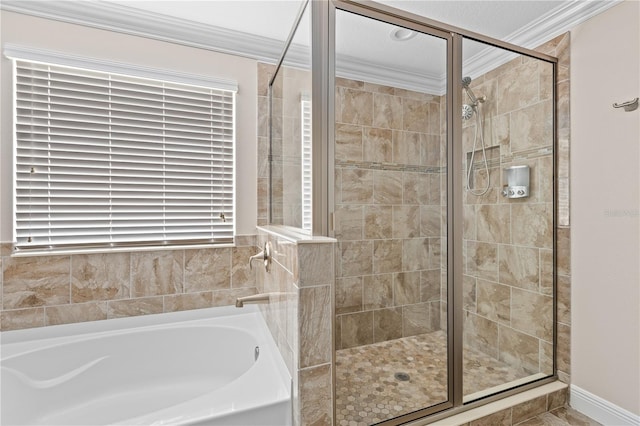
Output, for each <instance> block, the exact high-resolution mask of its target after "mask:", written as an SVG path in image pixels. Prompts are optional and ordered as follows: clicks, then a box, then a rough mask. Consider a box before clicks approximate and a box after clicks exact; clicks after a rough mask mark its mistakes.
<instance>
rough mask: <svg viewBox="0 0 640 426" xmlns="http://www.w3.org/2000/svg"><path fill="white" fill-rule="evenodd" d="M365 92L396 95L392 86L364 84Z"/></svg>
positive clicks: (366, 82)
mask: <svg viewBox="0 0 640 426" xmlns="http://www.w3.org/2000/svg"><path fill="white" fill-rule="evenodd" d="M364 90H365V91H367V92H373V93H383V94H386V95H393V94H394V93H395V91H394V88H393V87H391V86H384V85H382V84H376V83H370V82H368V81H365V82H364Z"/></svg>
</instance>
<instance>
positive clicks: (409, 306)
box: [334, 78, 446, 349]
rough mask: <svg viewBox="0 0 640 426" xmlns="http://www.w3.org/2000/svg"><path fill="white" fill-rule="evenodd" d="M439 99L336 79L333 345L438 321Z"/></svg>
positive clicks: (431, 326) (430, 327)
mask: <svg viewBox="0 0 640 426" xmlns="http://www.w3.org/2000/svg"><path fill="white" fill-rule="evenodd" d="M441 102H444V99H442V97H440V96H437V95H430V94H425V93H419V92H414V91H410V90H405V89H400V88H394V87H388V86H381V85H377V84H372V83H368V82H364V81H356V80H347V79H343V78H336V108H335V110H336V131H335V132H336V137H335V198H334V199H335V217H334V224H335V237H336V239H337V240H338V246H337V253H336V254H337V257H336V278H337V280H336V348H337V349H343V348H350V347H355V346H361V345H366V344H371V343H375V342H382V341H386V340H391V339H397V338H400V337H404V336H412V335H416V334H422V333H426V332H430V331H434V330H438V329H440V326H441V324H440V317H441V299H442V297H441V289H440V286H441V285H440V283H441V281H440V280H441V278H440V277H441V261H442V259H443V256H442V253H443V247H442V245H443V244H444V242H445V239H444V238H442V237H443V235H444V232H445V231H446V226H444V225H443V223H444V220H445V214H444V213H445V208H444V207H443V206H444V205H445V203H444V197H445V191H444V190H443V188H444V186H443V185H444V184H445V182H444V178H443V176H444V175H443V173H442V170H443V166H444V165H445V161H446V156H445V155H444V138H443V137H442V131H441V130H442V128H443V124H442V122H443V119H444V114H443V113H441V111H444V108H441Z"/></svg>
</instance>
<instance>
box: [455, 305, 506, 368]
mask: <svg viewBox="0 0 640 426" xmlns="http://www.w3.org/2000/svg"><path fill="white" fill-rule="evenodd" d="M463 327H464V346H465V348H467V347H469V348H471V349H474V350H478V351H481V352H483V353H485V354H487V355H489V356H492V357H494V358H498V323H497V322H494V321H490V320H488V319H486V318H483V317H481V316H479V315H476V314H473V313H471V312H465V313H464V324H463Z"/></svg>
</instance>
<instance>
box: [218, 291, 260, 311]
mask: <svg viewBox="0 0 640 426" xmlns="http://www.w3.org/2000/svg"><path fill="white" fill-rule="evenodd" d="M256 293H257V289H256V288H255V287H243V288H232V289H226V290H214V291H213V302H212V305H213V306H214V307H215V306H229V305H235V304H236V299H237V298H238V297H244V296H252V295H254V294H256Z"/></svg>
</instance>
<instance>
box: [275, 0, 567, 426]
mask: <svg viewBox="0 0 640 426" xmlns="http://www.w3.org/2000/svg"><path fill="white" fill-rule="evenodd" d="M323 3H324V2H310V3H309V7H311V8H312V10H313V11H314V12H316V13H317V14H316V15H315V16H312V17H311V19H310V21H309V23H310V25H311V26H315V27H314V28H315V29H316V31H317V32H318V33H319V35H320V37H321V38H322V40H329V43H328V44H325V43H324V42H318V43H313V40H312V54H311V56H312V57H313V60H314V61H316V62H314V64H313V67H312V68H311V69H312V70H313V72H310V71H308V69H303V68H304V67H301V66H300V65H296V63H295V60H294V59H295V58H296V55H295V52H300V51H301V50H300V46H296V45H295V43H292V44H291V46H290V47H289V50H288V57H289V58H290V62H287V61H286V60H285V61H284V62H283V66H282V67H281V68H280V70H279V74H280V76H282V77H283V79H282V80H278V78H277V76H276V78H274V79H272V81H273V82H275V83H276V85H275V86H274V87H273V93H280V94H281V95H280V97H281V98H282V99H286V98H288V99H290V100H292V101H291V102H290V104H289V106H286V105H280V103H276V104H274V105H276V106H275V107H273V108H272V117H271V120H272V122H273V123H276V124H277V125H278V126H281V127H278V126H275V127H273V128H272V135H271V138H272V144H273V149H274V151H273V153H274V154H278V153H284V152H295V153H300V148H298V147H300V146H302V145H301V139H300V136H298V135H301V134H303V133H301V129H303V128H304V126H305V122H304V121H303V116H304V111H303V110H302V109H301V108H302V104H301V103H299V102H300V101H299V100H300V99H303V93H302V92H303V91H306V92H308V93H309V92H310V93H311V94H312V100H311V103H312V106H313V107H312V109H311V111H312V112H311V114H312V129H307V131H308V133H309V134H312V135H313V158H314V161H313V167H314V169H313V177H314V186H313V187H314V197H313V212H314V217H313V233H314V234H318V235H328V236H331V237H334V238H335V239H336V240H337V245H336V247H337V248H336V254H335V260H336V263H335V286H334V290H333V305H334V317H333V329H332V333H333V336H334V349H335V351H334V359H333V363H332V368H333V373H334V384H333V385H334V388H333V389H334V407H335V409H334V419H333V423H334V424H336V425H339V424H352V423H354V422H355V423H356V424H379V423H382V424H401V423H406V422H408V421H411V420H415V419H419V418H423V417H426V416H430V415H434V414H435V415H438V414H437V413H441V412H445V411H446V410H450V412H455V411H461V410H464V409H467V408H469V407H473V406H477V405H480V404H482V403H484V402H486V401H490V400H493V399H497V398H500V397H502V396H503V395H507V394H509V393H514V392H515V390H516V389H523V388H527V387H531V386H534V384H535V383H538V384H539V383H543V382H545V381H549V380H551V379H552V378H553V376H554V374H555V366H554V357H555V355H554V351H555V331H554V310H553V307H554V291H555V290H554V289H555V273H554V269H555V260H554V259H555V228H554V211H555V207H554V206H555V200H554V173H553V170H554V144H555V142H554V139H555V136H554V135H555V133H554V107H553V106H554V103H555V100H554V96H555V95H554V93H555V92H554V81H555V80H554V79H555V77H554V73H555V71H554V63H555V59H554V58H552V57H549V56H547V55H544V54H540V53H537V52H535V51H531V50H527V49H521V48H519V47H517V46H512V45H508V44H506V43H502V42H500V41H497V40H493V39H490V38H488V37H484V36H481V35H478V34H475V33H468V32H466V31H465V30H462V29H458V28H454V27H450V26H447V25H446V24H441V23H438V22H434V21H430V20H429V19H427V18H425V17H424V16H422V15H420V14H414V13H411V11H407V10H399V9H391V8H389V7H387V6H382V5H377V4H375V3H371V2H366V3H364V2H357V1H340V0H334V1H330V2H327V3H324V5H325V6H322V4H323ZM397 4H398V5H400V3H397ZM402 5H403V7H405V6H406V7H411V5H410V4H409V3H402ZM414 6H415V5H414ZM312 15H313V14H312ZM298 28H300V26H298ZM399 29H400V30H403V31H404V32H403V33H407V34H408V33H409V32H411V34H412V36H411V37H401V38H398V37H390V36H389V34H394V33H398V31H399ZM515 52H518V53H515ZM287 76H289V77H287ZM287 81H289V86H288V88H287V86H286V85H287ZM278 82H279V83H278ZM282 84H284V85H285V88H286V90H290V89H295V90H297V92H295V90H294V91H293V92H291V93H289V95H286V94H284V91H286V90H283V88H282ZM294 92H295V93H294ZM296 99H297V100H298V101H296ZM278 102H280V101H279V100H278ZM461 111H462V114H461V113H460V112H461ZM273 114H275V115H273ZM296 117H297V118H296ZM299 130H300V131H299ZM287 131H289V135H290V136H291V137H290V139H287V136H286V135H285V133H286V132H287ZM287 144H289V145H290V147H289V148H287ZM301 158H302V157H301V156H300V155H298V154H296V155H295V156H294V155H291V156H288V157H287V156H286V155H283V156H282V158H281V160H282V161H281V162H276V161H275V160H279V157H277V156H276V155H274V156H273V159H274V162H272V165H271V166H272V171H273V173H274V181H276V182H278V183H279V184H282V183H283V182H287V180H286V179H284V180H283V179H282V178H281V176H282V174H283V170H282V167H283V165H284V168H285V170H286V168H287V165H288V164H289V163H290V164H289V165H290V166H291V167H294V168H295V170H296V172H295V173H296V174H299V171H300V170H301V169H303V168H304V165H303V164H302V163H300V161H301ZM279 161H280V160H279ZM519 166H527V167H528V168H529V170H530V176H531V181H530V188H531V191H530V193H529V196H528V197H522V198H509V197H504V196H502V195H501V194H502V190H503V188H502V185H503V182H504V180H505V176H506V172H505V170H506V169H513V168H514V167H519ZM286 187H287V186H286V185H284V186H283V189H281V190H278V191H281V192H282V193H283V194H284V192H285V191H286V189H287V188H286ZM292 188H293V186H292ZM296 188H297V183H296ZM322 188H324V190H323V189H322ZM292 190H293V189H292ZM296 191H298V190H297V189H296ZM295 198H296V200H298V199H302V198H304V197H303V196H302V195H296V196H295ZM285 200H286V196H284V197H280V196H276V197H273V199H272V211H274V212H279V211H283V209H285V210H286V209H287V208H289V207H290V206H291V205H293V203H289V205H288V204H287V202H286V201H285ZM274 217H277V218H278V223H281V224H284V225H290V226H297V227H299V225H298V224H296V222H290V223H289V222H287V220H286V215H278V214H276V215H274ZM298 217H299V215H297V216H296V221H298V222H300V221H299V220H298V219H297V218H298ZM283 219H284V220H283ZM505 392H506V393H505Z"/></svg>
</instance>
